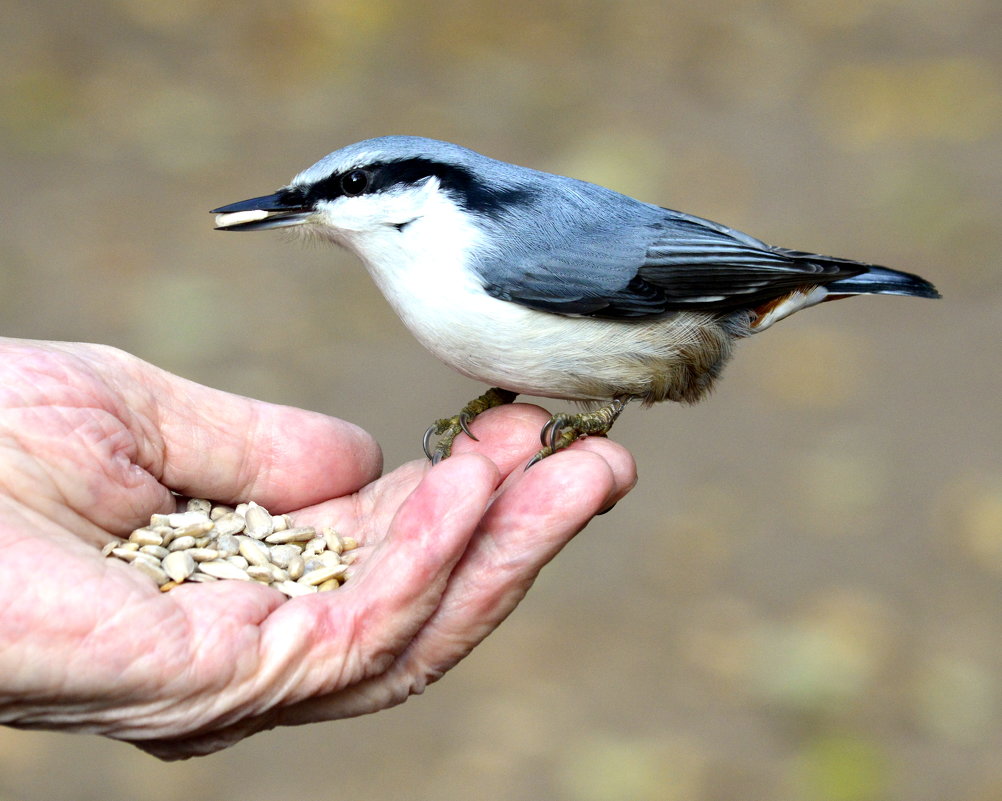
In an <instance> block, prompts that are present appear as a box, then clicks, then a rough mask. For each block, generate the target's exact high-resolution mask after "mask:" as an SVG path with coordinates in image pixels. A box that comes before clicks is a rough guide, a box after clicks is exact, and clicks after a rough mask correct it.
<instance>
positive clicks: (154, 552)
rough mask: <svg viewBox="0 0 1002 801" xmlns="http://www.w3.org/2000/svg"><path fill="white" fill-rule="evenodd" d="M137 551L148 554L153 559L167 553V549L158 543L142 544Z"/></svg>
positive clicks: (162, 556) (160, 557)
mask: <svg viewBox="0 0 1002 801" xmlns="http://www.w3.org/2000/svg"><path fill="white" fill-rule="evenodd" d="M139 552H140V553H145V554H149V555H150V556H152V557H153V558H155V559H163V558H164V557H165V556H166V555H167V554H168V550H167V549H166V548H163V547H161V546H160V545H144V546H143V547H141V548H140V549H139Z"/></svg>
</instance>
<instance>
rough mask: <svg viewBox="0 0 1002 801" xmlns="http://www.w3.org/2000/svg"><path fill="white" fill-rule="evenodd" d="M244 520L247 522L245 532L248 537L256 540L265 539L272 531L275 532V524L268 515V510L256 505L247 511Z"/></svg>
mask: <svg viewBox="0 0 1002 801" xmlns="http://www.w3.org/2000/svg"><path fill="white" fill-rule="evenodd" d="M244 519H245V520H246V521H247V527H246V529H245V530H246V532H247V534H248V536H251V537H253V538H254V539H256V540H263V539H265V538H266V537H267V536H268V535H269V534H271V532H272V531H274V530H275V524H274V523H273V522H272V519H271V515H270V514H268V510H267V509H263V508H261V507H260V506H258V505H256V504H255V505H254V506H251V507H250V508H249V509H248V510H247V514H245V515H244Z"/></svg>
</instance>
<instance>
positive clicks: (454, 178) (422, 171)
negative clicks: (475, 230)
mask: <svg viewBox="0 0 1002 801" xmlns="http://www.w3.org/2000/svg"><path fill="white" fill-rule="evenodd" d="M356 173H362V174H365V175H367V177H368V181H367V182H366V183H365V185H364V187H363V188H362V189H360V190H357V191H351V190H354V187H356V186H357V185H359V184H358V182H357V181H349V187H346V186H345V181H346V180H349V177H350V176H353V175H355V174H356ZM430 177H435V178H437V179H438V182H439V184H440V185H441V187H442V189H443V190H444V191H446V192H448V193H449V194H451V195H452V196H453V197H454V198H455V199H456V200H457V201H458V202H459V203H460V204H462V205H463V206H464V207H465V208H466V209H467V210H468V211H472V212H478V213H481V214H495V213H497V212H499V211H501V210H503V208H504V207H506V206H509V205H512V204H517V203H525V202H528V201H529V200H531V198H532V192H531V191H530V190H528V189H522V188H519V189H507V188H505V189H495V188H491V187H487V186H484V185H483V184H482V183H481V182H480V181H478V180H477V179H476V177H475V176H474V175H473V173H472V172H471V171H469V170H467V169H465V168H464V167H460V166H457V165H455V164H445V163H443V162H439V161H433V160H431V159H424V158H412V159H401V160H399V161H388V162H382V163H374V164H367V165H365V166H364V167H361V166H360V167H353V168H351V169H349V170H345V171H343V172H339V173H335V174H334V175H330V176H328V177H327V178H324V179H323V180H321V181H317V182H316V183H315V184H313V185H312V186H310V187H304V188H303V192H304V194H305V199H306V201H307V203H308V205H311V206H312V205H314V204H315V203H316V202H317V201H320V200H335V199H337V198H339V197H345V196H349V197H350V196H355V195H359V194H371V193H374V192H381V191H386V190H389V189H392V188H393V187H395V186H403V185H413V184H416V183H418V182H419V181H421V180H422V179H424V178H430ZM346 189H349V191H346Z"/></svg>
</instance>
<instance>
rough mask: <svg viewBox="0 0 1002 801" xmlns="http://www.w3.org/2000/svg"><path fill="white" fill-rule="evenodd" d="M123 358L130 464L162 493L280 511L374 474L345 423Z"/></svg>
mask: <svg viewBox="0 0 1002 801" xmlns="http://www.w3.org/2000/svg"><path fill="white" fill-rule="evenodd" d="M123 356H124V354H123ZM128 358H129V360H131V364H130V367H131V370H130V374H131V375H132V376H133V379H134V380H133V382H132V384H131V385H128V386H125V387H122V389H123V391H124V392H125V393H127V394H128V396H129V399H130V400H131V401H132V404H133V408H134V409H136V410H137V411H136V413H135V414H134V415H133V417H132V420H131V422H132V423H133V424H134V425H135V426H136V427H138V428H139V429H140V430H139V431H138V432H137V434H138V436H137V439H138V440H139V442H140V445H141V450H140V453H139V463H140V465H141V466H142V467H144V468H145V469H147V470H148V471H149V472H151V473H152V474H154V475H155V476H156V477H158V478H159V479H160V480H161V481H162V482H163V483H164V484H165V485H166V486H168V487H169V488H171V489H174V490H176V491H178V492H181V493H183V494H186V495H192V496H199V497H208V498H212V499H214V500H221V501H225V500H231V501H232V500H255V501H257V502H258V503H261V504H262V505H264V506H267V507H269V508H271V509H273V510H275V511H282V510H284V509H297V508H300V507H303V506H307V505H310V504H313V503H317V502H319V501H321V500H324V499H326V498H331V497H337V496H341V495H345V494H348V493H351V492H353V491H355V490H357V489H358V488H359V487H361V486H363V485H365V484H367V483H368V482H370V481H372V480H373V479H374V478H375V477H376V476H378V475H379V472H380V471H381V469H382V456H381V453H380V450H379V446H378V445H377V444H376V443H375V441H374V440H373V439H372V437H371V436H369V435H368V434H367V433H366V432H364V431H363V430H362V429H360V428H358V427H357V426H354V425H352V424H351V423H348V422H345V421H344V420H338V419H336V418H333V417H328V416H326V415H322V414H318V413H315V412H309V411H305V410H302V409H295V408H292V407H288V406H279V405H275V404H270V403H265V402H263V401H257V400H253V399H251V398H245V397H242V396H239V395H233V394H230V393H228V392H222V391H220V390H216V389H211V388H209V387H204V386H201V385H199V384H196V383H194V382H191V381H187V380H186V379H183V378H179V377H178V376H174V375H171V374H170V373H166V372H164V371H162V370H159V369H158V368H156V367H153V366H152V365H149V364H146V363H145V362H141V361H139V360H135V359H132V357H128ZM151 424H152V425H151Z"/></svg>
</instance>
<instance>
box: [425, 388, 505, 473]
mask: <svg viewBox="0 0 1002 801" xmlns="http://www.w3.org/2000/svg"><path fill="white" fill-rule="evenodd" d="M516 397H517V396H516V393H514V392H509V391H508V390H506V389H499V388H497V387H495V388H493V389H489V390H487V392H485V393H484V394H483V395H481V396H480V397H479V398H476V399H475V400H472V401H470V402H469V403H468V404H466V406H464V407H463V410H462V411H461V412H460V413H459V414H457V415H455V416H454V417H443V418H442V419H441V420H436V421H435V422H434V423H432V424H431V425H430V426H428V430H427V431H425V432H424V437H423V438H422V440H421V449H422V450H423V451H424V455H425V456H426V457H428V459H429V461H431V463H432V464H438V463H439V462H441V461H442V460H443V459H446V458H448V457H449V456H450V455H451V454H452V443H453V442H455V440H456V437H458V436H459V435H460V434H466V436H468V437H469V438H470V439H472V440H473V441H474V442H479V441H480V440H479V439H478V438H477V437H476V436H475V435H474V433H473V432H472V431H471V430H470V423H471V422H473V420H474V418H476V416H477V415H478V414H480V413H481V412H485V411H487V410H488V409H491V408H493V407H495V406H501V405H503V404H506V403H511V402H512V401H514V400H515V398H516ZM434 436H438V437H441V439H439V441H438V444H436V445H435V447H434V449H433V448H432V447H431V438H432V437H434Z"/></svg>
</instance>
